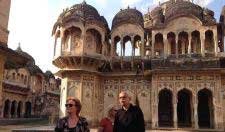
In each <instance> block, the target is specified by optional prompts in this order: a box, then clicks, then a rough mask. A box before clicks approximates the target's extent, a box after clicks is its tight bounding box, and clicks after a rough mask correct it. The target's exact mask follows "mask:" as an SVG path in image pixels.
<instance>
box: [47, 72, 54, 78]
mask: <svg viewBox="0 0 225 132" xmlns="http://www.w3.org/2000/svg"><path fill="white" fill-rule="evenodd" d="M45 76H46V77H47V78H48V79H49V78H55V76H54V75H53V73H52V72H51V71H46V72H45Z"/></svg>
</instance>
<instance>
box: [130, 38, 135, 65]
mask: <svg viewBox="0 0 225 132" xmlns="http://www.w3.org/2000/svg"><path fill="white" fill-rule="evenodd" d="M131 45H132V60H131V69H134V57H135V43H134V37H131Z"/></svg>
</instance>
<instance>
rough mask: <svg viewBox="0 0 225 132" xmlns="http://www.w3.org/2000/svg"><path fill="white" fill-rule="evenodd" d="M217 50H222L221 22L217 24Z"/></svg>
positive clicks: (222, 34)
mask: <svg viewBox="0 0 225 132" xmlns="http://www.w3.org/2000/svg"><path fill="white" fill-rule="evenodd" d="M217 35H218V48H219V52H224V33H223V26H222V24H219V25H217Z"/></svg>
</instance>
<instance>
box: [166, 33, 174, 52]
mask: <svg viewBox="0 0 225 132" xmlns="http://www.w3.org/2000/svg"><path fill="white" fill-rule="evenodd" d="M167 39H168V53H169V54H176V35H175V33H174V32H169V33H168V34H167Z"/></svg>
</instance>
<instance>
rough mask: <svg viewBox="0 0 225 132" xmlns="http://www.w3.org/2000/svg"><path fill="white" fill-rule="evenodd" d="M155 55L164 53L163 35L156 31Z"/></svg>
mask: <svg viewBox="0 0 225 132" xmlns="http://www.w3.org/2000/svg"><path fill="white" fill-rule="evenodd" d="M155 55H156V56H163V55H164V44H163V35H162V34H161V33H157V34H156V35H155Z"/></svg>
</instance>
